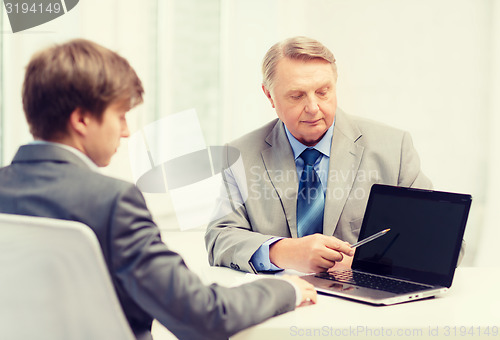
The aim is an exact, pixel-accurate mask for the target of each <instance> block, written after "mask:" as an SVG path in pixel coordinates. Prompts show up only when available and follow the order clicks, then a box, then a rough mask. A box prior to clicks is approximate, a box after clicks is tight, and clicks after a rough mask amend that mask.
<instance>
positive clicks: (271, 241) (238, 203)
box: [205, 37, 431, 272]
mask: <svg viewBox="0 0 500 340" xmlns="http://www.w3.org/2000/svg"><path fill="white" fill-rule="evenodd" d="M262 70H263V77H264V80H263V85H262V89H263V90H264V93H265V95H266V97H267V98H268V99H269V102H270V103H271V105H272V107H273V108H274V109H275V111H276V113H277V115H278V119H275V120H273V121H271V122H270V123H268V124H266V125H265V126H263V127H262V128H260V129H258V130H255V131H253V132H251V133H249V134H247V135H245V136H243V137H241V138H239V139H237V140H236V141H234V142H232V143H229V150H235V149H236V150H239V154H240V156H241V159H240V161H236V162H234V160H232V159H229V158H230V157H229V158H228V159H227V160H226V170H225V171H224V185H223V190H222V194H221V197H220V200H219V205H218V207H217V212H216V215H215V216H216V217H217V218H215V219H214V220H213V221H212V222H211V223H210V224H209V226H208V228H207V232H206V236H205V241H206V246H207V250H208V252H209V261H210V263H211V264H212V265H218V266H229V267H232V268H237V269H241V270H245V271H269V270H280V269H295V270H299V271H301V272H321V271H325V270H328V269H329V268H332V267H333V266H334V265H335V264H336V263H337V262H342V261H343V262H344V263H346V265H349V262H350V260H352V255H353V250H352V249H351V248H350V247H349V244H352V243H354V242H355V241H356V240H357V238H358V235H359V230H360V227H361V222H362V218H363V214H364V211H365V207H366V203H367V200H368V194H369V192H370V188H371V185H372V184H373V183H384V184H392V185H399V186H407V187H419V188H429V187H431V182H430V181H429V179H427V177H425V176H424V175H423V174H422V172H421V170H420V161H419V157H418V155H417V153H416V151H415V149H414V147H413V144H412V140H411V137H410V135H409V134H408V133H406V132H404V131H400V130H398V129H395V128H392V127H389V126H386V125H383V124H379V123H376V122H372V121H368V120H365V119H361V118H356V117H353V116H349V115H347V114H345V113H344V112H342V111H341V110H340V109H338V108H337V96H336V82H337V68H336V65H335V58H334V56H333V54H332V53H331V52H330V51H329V50H328V49H327V48H326V47H325V46H323V45H322V44H321V43H320V42H318V41H316V40H314V39H310V38H307V37H295V38H291V39H287V40H285V41H282V42H279V43H277V44H275V45H274V46H272V47H271V48H270V49H269V51H268V52H267V54H266V56H265V57H264V61H263V66H262ZM229 154H231V153H229Z"/></svg>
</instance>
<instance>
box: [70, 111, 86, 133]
mask: <svg viewBox="0 0 500 340" xmlns="http://www.w3.org/2000/svg"><path fill="white" fill-rule="evenodd" d="M89 120H90V117H89V115H88V113H86V112H85V111H84V110H83V109H81V108H79V107H77V108H76V109H75V110H74V111H73V112H71V115H70V116H69V122H68V129H70V130H71V131H73V132H75V133H77V134H78V135H81V136H86V135H87V128H88V125H89Z"/></svg>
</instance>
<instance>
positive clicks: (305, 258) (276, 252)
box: [269, 234, 354, 273]
mask: <svg viewBox="0 0 500 340" xmlns="http://www.w3.org/2000/svg"><path fill="white" fill-rule="evenodd" d="M343 254H345V255H348V256H352V255H354V249H352V248H351V247H350V245H349V243H347V242H343V241H341V240H339V239H338V238H336V237H333V236H326V235H322V234H314V235H308V236H304V237H301V238H284V239H281V240H279V241H278V242H276V243H274V244H272V245H271V247H270V248H269V259H270V260H271V262H272V263H274V264H275V265H276V266H278V267H280V268H283V269H294V270H298V271H300V272H303V273H319V272H324V271H326V270H328V269H329V268H331V267H333V266H334V265H335V262H341V261H342V259H343V257H344V255H343Z"/></svg>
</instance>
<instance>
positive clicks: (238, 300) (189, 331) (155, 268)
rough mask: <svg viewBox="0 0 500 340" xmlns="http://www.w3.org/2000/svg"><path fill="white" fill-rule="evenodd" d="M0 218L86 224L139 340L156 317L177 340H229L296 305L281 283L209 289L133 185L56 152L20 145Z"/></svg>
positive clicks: (5, 177) (6, 175) (0, 186)
mask: <svg viewBox="0 0 500 340" xmlns="http://www.w3.org/2000/svg"><path fill="white" fill-rule="evenodd" d="M0 212H2V213H10V214H20V215H31V216H43V217H52V218H58V219H64V220H73V221H79V222H83V223H85V224H86V225H88V226H89V227H90V228H91V229H92V230H93V231H94V232H95V234H96V235H97V238H98V240H99V243H100V245H101V248H102V252H103V254H104V258H105V261H106V264H107V266H108V269H109V272H110V274H111V278H112V280H113V284H114V287H115V289H116V292H117V294H118V298H119V300H120V302H121V305H122V307H123V310H124V312H125V315H126V317H127V319H128V321H129V323H130V325H131V327H132V329H133V331H134V332H135V334H136V336H137V338H139V339H151V333H150V330H151V323H152V320H153V318H156V319H158V320H159V321H160V322H161V323H162V324H163V325H165V326H166V327H167V328H168V329H169V330H170V331H172V332H173V333H174V334H175V335H176V336H177V337H179V338H184V339H205V338H227V337H228V336H229V335H231V334H233V333H236V332H238V331H239V330H241V329H243V328H246V327H249V326H251V325H254V324H256V323H259V322H261V321H263V320H265V319H267V318H269V317H271V316H274V315H277V314H281V313H284V312H286V311H289V310H292V309H294V306H295V292H294V289H293V287H292V286H291V285H290V284H289V283H287V282H284V281H282V280H273V279H267V280H258V281H257V282H254V283H251V284H246V285H243V286H240V287H237V288H225V287H220V286H217V285H211V286H209V287H207V286H205V285H203V284H202V283H201V282H200V280H199V279H198V277H197V276H196V275H194V274H193V273H191V272H190V271H189V270H188V269H187V267H186V266H185V264H184V262H183V260H182V258H181V257H180V256H179V255H178V254H176V253H175V252H172V251H170V250H169V249H168V248H167V247H166V246H165V244H164V243H163V242H162V240H161V239H160V232H159V230H158V228H157V226H156V225H155V223H154V222H153V220H152V217H151V215H150V213H149V211H148V209H147V207H146V204H145V201H144V199H143V197H142V194H141V193H140V192H139V190H138V189H137V188H136V187H135V186H134V185H132V184H130V183H126V182H124V181H120V180H117V179H113V178H111V177H107V176H104V175H102V174H99V173H97V172H94V171H92V170H90V169H89V168H88V166H87V165H86V164H85V163H84V162H83V161H82V160H81V159H80V158H79V157H78V156H76V155H75V154H73V153H71V152H70V151H68V150H64V149H63V148H60V147H58V146H53V145H25V146H22V147H21V148H20V149H19V151H18V152H17V154H16V156H15V157H14V160H13V162H12V164H11V165H10V166H7V167H5V168H2V169H0Z"/></svg>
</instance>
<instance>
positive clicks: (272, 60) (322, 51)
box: [262, 36, 337, 90]
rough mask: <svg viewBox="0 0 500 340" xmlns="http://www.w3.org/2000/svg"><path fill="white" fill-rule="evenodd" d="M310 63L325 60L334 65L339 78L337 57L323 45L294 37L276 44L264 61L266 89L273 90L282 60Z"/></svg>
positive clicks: (300, 37) (304, 38)
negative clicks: (279, 63) (277, 70)
mask: <svg viewBox="0 0 500 340" xmlns="http://www.w3.org/2000/svg"><path fill="white" fill-rule="evenodd" d="M285 57H286V58H290V59H295V60H302V61H309V60H312V59H323V60H325V61H327V62H329V63H330V64H331V65H332V68H333V72H334V74H335V76H337V66H336V65H335V57H334V56H333V53H332V52H330V50H329V49H328V48H326V47H325V46H324V45H323V44H322V43H320V42H319V41H317V40H314V39H311V38H308V37H302V36H299V37H293V38H289V39H286V40H283V41H280V42H278V43H276V44H274V45H273V46H272V47H271V48H270V49H269V50H268V51H267V53H266V55H265V56H264V60H263V61H262V75H263V81H262V83H263V84H264V86H265V87H267V88H268V89H270V90H271V89H272V87H273V82H274V75H275V73H276V66H277V65H278V62H279V61H280V60H281V59H282V58H285Z"/></svg>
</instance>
